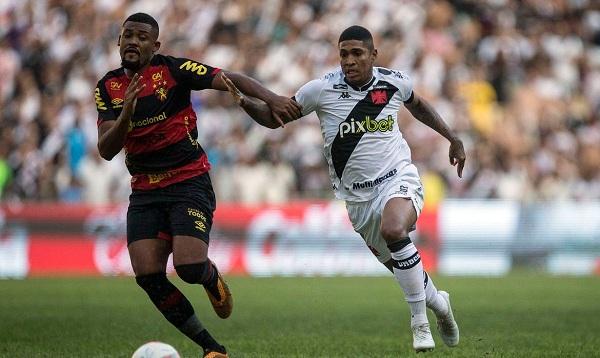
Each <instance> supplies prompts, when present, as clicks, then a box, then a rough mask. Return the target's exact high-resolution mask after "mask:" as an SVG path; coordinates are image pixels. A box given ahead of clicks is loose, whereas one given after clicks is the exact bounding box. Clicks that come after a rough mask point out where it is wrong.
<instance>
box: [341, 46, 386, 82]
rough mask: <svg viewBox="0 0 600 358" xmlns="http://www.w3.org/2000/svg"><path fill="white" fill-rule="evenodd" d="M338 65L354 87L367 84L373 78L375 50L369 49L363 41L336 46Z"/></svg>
mask: <svg viewBox="0 0 600 358" xmlns="http://www.w3.org/2000/svg"><path fill="white" fill-rule="evenodd" d="M338 47H339V50H340V65H341V66H342V71H343V72H344V75H345V76H346V80H347V81H348V82H349V83H351V84H353V85H356V86H361V85H364V84H365V83H367V82H368V81H369V80H370V79H371V76H373V63H374V62H375V58H376V57H377V50H375V49H371V48H370V47H369V46H367V45H366V44H365V43H364V42H363V41H359V40H347V41H342V42H340V43H339V45H338Z"/></svg>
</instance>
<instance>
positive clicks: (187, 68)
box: [167, 56, 221, 90]
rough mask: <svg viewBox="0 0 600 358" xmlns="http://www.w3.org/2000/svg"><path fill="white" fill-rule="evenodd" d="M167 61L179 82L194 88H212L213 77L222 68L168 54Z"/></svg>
mask: <svg viewBox="0 0 600 358" xmlns="http://www.w3.org/2000/svg"><path fill="white" fill-rule="evenodd" d="M167 62H168V65H169V69H170V70H171V74H172V75H173V78H175V80H176V81H177V83H178V84H182V85H184V86H187V87H188V88H190V89H192V90H202V89H207V88H212V81H213V79H214V78H215V76H216V75H217V73H219V72H220V71H221V69H220V68H217V67H212V66H209V65H206V64H204V63H200V62H197V61H194V60H190V59H187V58H177V57H171V56H167Z"/></svg>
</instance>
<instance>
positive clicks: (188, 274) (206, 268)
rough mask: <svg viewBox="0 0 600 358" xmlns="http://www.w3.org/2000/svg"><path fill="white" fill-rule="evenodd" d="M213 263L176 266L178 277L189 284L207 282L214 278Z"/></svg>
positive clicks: (205, 262)
mask: <svg viewBox="0 0 600 358" xmlns="http://www.w3.org/2000/svg"><path fill="white" fill-rule="evenodd" d="M212 270H213V267H212V263H211V262H210V261H208V260H206V261H204V262H200V263H195V264H185V265H177V266H175V271H177V275H178V276H179V277H180V278H181V279H182V280H183V281H184V282H187V283H200V284H203V283H205V282H207V281H208V280H209V279H210V277H212Z"/></svg>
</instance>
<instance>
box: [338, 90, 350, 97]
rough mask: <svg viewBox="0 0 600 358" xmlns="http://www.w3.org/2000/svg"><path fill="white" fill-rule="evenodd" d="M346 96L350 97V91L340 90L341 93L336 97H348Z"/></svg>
mask: <svg viewBox="0 0 600 358" xmlns="http://www.w3.org/2000/svg"><path fill="white" fill-rule="evenodd" d="M348 98H352V97H351V96H350V93H348V91H344V92H342V94H340V96H339V97H338V99H348Z"/></svg>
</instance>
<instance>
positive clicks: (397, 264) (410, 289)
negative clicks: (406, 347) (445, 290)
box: [390, 243, 437, 327]
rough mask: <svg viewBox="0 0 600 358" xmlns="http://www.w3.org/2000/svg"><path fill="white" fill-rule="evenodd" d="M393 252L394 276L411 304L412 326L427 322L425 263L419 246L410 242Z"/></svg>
mask: <svg viewBox="0 0 600 358" xmlns="http://www.w3.org/2000/svg"><path fill="white" fill-rule="evenodd" d="M390 246H391V245H390ZM390 251H391V250H390ZM391 254H392V259H393V260H394V263H393V265H394V276H395V277H396V281H398V283H399V284H400V287H402V290H403V291H404V297H405V298H406V301H407V302H408V305H409V306H410V313H411V326H413V327H414V326H417V325H421V324H423V323H427V322H428V321H427V312H426V305H425V298H426V295H425V288H424V287H423V264H422V263H421V256H419V252H418V251H417V248H416V247H415V245H414V244H413V243H409V244H407V245H406V246H404V247H403V248H401V249H400V250H398V251H392V252H391ZM436 294H437V291H436Z"/></svg>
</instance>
